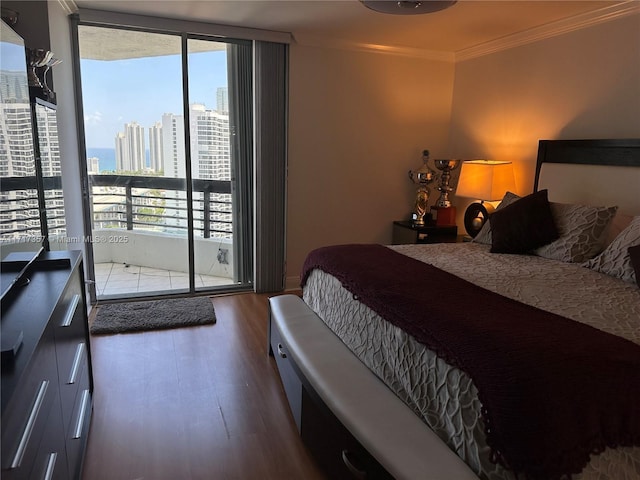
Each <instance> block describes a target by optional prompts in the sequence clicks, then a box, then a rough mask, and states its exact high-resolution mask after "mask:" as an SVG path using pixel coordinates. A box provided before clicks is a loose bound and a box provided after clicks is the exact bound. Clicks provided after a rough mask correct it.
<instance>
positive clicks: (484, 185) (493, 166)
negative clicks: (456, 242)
mask: <svg viewBox="0 0 640 480" xmlns="http://www.w3.org/2000/svg"><path fill="white" fill-rule="evenodd" d="M514 187H515V180H514V178H513V166H512V165H511V162H499V161H495V160H468V161H466V162H463V164H462V170H461V171H460V180H459V181H458V188H457V190H456V195H457V196H459V197H468V198H475V199H478V200H480V202H475V203H472V204H471V205H469V207H467V210H466V211H465V213H464V228H465V229H466V231H467V233H468V234H469V235H470V236H472V237H475V236H476V235H478V233H479V232H480V229H481V228H482V226H483V225H484V223H485V222H486V221H487V220H488V218H489V215H491V213H493V210H494V207H493V205H491V204H490V203H484V202H485V201H489V202H494V201H498V200H501V199H502V197H503V196H504V194H505V193H506V192H507V191H509V190H513V189H514Z"/></svg>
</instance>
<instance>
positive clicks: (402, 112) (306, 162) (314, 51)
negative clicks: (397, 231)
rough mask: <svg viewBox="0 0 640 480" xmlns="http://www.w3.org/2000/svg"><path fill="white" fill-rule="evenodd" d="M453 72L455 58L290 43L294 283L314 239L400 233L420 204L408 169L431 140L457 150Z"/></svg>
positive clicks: (290, 256) (443, 152)
mask: <svg viewBox="0 0 640 480" xmlns="http://www.w3.org/2000/svg"><path fill="white" fill-rule="evenodd" d="M453 71H454V65H453V63H451V62H443V61H433V60H426V59H424V58H412V57H405V56H398V55H389V54H382V53H368V52H357V51H349V50H339V49H331V48H318V47H308V46H302V45H296V44H293V45H291V50H290V90H289V94H290V96H289V159H288V165H289V179H288V184H287V185H288V187H287V188H288V198H287V203H288V213H287V222H288V224H287V286H288V287H296V286H297V285H298V276H299V273H300V269H301V268H302V263H303V261H304V258H305V256H306V254H307V253H308V252H309V251H310V250H312V249H313V248H316V247H319V246H322V245H330V244H336V243H351V242H353V243H357V242H379V243H390V242H391V225H392V222H393V220H400V219H404V218H407V217H408V215H409V214H410V212H411V211H412V209H413V200H414V196H415V188H414V185H413V184H412V183H411V181H410V180H409V177H408V175H407V172H408V171H409V170H410V169H415V168H417V167H419V166H420V165H421V163H422V150H424V149H425V148H426V149H429V150H430V151H431V153H432V158H436V157H440V158H441V157H443V156H445V157H446V156H448V155H449V152H448V150H447V138H448V135H449V131H448V128H449V121H450V118H449V116H450V112H451V99H452V87H453ZM435 193H437V192H435ZM436 196H437V195H435V194H432V198H433V199H435V197H436Z"/></svg>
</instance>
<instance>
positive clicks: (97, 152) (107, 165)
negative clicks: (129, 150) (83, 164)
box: [87, 148, 116, 172]
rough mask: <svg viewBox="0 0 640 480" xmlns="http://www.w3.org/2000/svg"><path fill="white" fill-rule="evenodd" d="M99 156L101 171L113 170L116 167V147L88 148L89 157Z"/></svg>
mask: <svg viewBox="0 0 640 480" xmlns="http://www.w3.org/2000/svg"><path fill="white" fill-rule="evenodd" d="M92 157H98V159H99V162H98V166H99V168H100V171H101V172H113V171H115V169H116V149H115V148H87V158H92Z"/></svg>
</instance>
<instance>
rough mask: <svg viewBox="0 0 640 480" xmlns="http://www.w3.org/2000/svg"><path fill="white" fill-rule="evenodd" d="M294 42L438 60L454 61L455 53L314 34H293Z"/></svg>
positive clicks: (319, 46)
mask: <svg viewBox="0 0 640 480" xmlns="http://www.w3.org/2000/svg"><path fill="white" fill-rule="evenodd" d="M294 38H295V43H296V44H298V45H301V46H304V47H318V48H333V49H337V50H349V51H355V52H365V53H383V54H388V55H396V56H402V57H413V58H421V59H425V60H434V61H438V62H452V63H453V62H454V61H455V53H453V52H440V51H435V50H426V49H423V48H413V47H400V46H394V45H379V44H374V43H358V42H352V41H349V40H343V39H336V38H331V39H330V38H327V37H321V36H314V35H305V34H299V33H298V34H294Z"/></svg>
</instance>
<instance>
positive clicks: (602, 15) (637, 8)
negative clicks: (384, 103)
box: [455, 0, 640, 62]
mask: <svg viewBox="0 0 640 480" xmlns="http://www.w3.org/2000/svg"><path fill="white" fill-rule="evenodd" d="M639 13H640V2H638V1H637V0H627V1H626V2H623V3H619V4H616V5H611V6H608V7H604V8H601V9H599V10H594V11H592V12H586V13H583V14H580V15H575V16H573V17H569V18H565V19H562V20H558V21H555V22H551V23H548V24H546V25H542V26H540V27H535V28H531V29H529V30H524V31H522V32H518V33H514V34H513V35H509V36H507V37H503V38H499V39H497V40H492V41H490V42H486V43H482V44H480V45H476V46H474V47H469V48H465V49H464V50H459V51H457V52H456V53H455V61H456V62H460V61H464V60H469V59H472V58H476V57H481V56H484V55H488V54H491V53H496V52H500V51H502V50H508V49H510V48H514V47H519V46H521V45H526V44H529V43H534V42H538V41H540V40H544V39H547V38H552V37H556V36H559V35H563V34H565V33H569V32H573V31H576V30H581V29H583V28H587V27H591V26H593V25H598V24H601V23H605V22H608V21H611V20H616V19H618V18H623V17H627V16H629V15H635V14H639Z"/></svg>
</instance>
